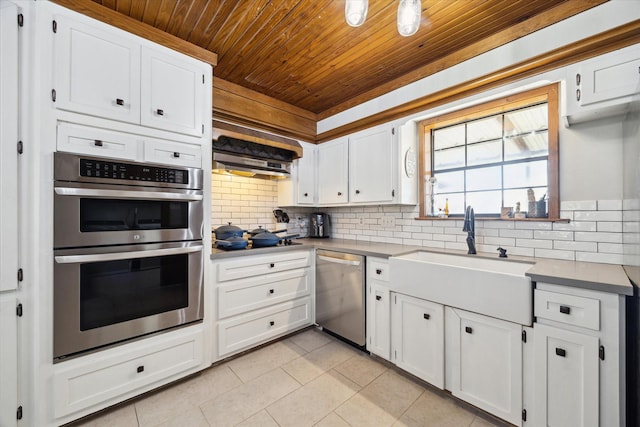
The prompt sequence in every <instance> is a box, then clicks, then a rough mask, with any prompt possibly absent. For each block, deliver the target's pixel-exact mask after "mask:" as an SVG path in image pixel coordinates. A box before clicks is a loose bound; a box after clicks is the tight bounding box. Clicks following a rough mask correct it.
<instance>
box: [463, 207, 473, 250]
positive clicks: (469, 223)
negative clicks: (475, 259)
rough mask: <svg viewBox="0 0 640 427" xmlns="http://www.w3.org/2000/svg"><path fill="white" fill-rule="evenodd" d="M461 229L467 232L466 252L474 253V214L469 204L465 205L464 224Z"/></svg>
mask: <svg viewBox="0 0 640 427" xmlns="http://www.w3.org/2000/svg"><path fill="white" fill-rule="evenodd" d="M462 231H466V232H467V246H468V247H469V252H467V253H468V254H471V255H473V254H475V253H476V214H475V213H474V212H473V208H472V207H471V206H467V210H466V211H465V213H464V226H463V227H462Z"/></svg>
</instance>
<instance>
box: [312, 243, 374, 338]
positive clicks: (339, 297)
mask: <svg viewBox="0 0 640 427" xmlns="http://www.w3.org/2000/svg"><path fill="white" fill-rule="evenodd" d="M364 269H365V262H364V256H362V255H354V254H349V253H343V252H333V251H326V250H322V249H319V250H317V251H316V323H317V324H318V325H319V326H321V327H322V328H323V329H325V330H328V331H329V332H332V333H334V334H336V335H338V336H340V337H343V338H345V339H347V340H349V341H351V342H353V343H355V344H357V345H359V346H361V347H362V346H364V345H365V342H366V336H365V302H364V298H365V289H364V287H365V271H364Z"/></svg>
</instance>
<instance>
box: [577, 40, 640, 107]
mask: <svg viewBox="0 0 640 427" xmlns="http://www.w3.org/2000/svg"><path fill="white" fill-rule="evenodd" d="M639 69H640V48H635V49H633V50H631V51H627V52H624V53H619V54H617V55H611V56H607V57H606V58H603V59H600V60H597V61H593V62H587V63H586V64H584V65H583V66H582V67H580V76H581V80H582V81H581V92H582V93H581V96H580V99H579V101H580V105H591V104H595V103H598V102H603V101H609V100H612V99H616V98H621V97H624V96H628V95H633V94H635V93H638V87H640V73H638V70H639Z"/></svg>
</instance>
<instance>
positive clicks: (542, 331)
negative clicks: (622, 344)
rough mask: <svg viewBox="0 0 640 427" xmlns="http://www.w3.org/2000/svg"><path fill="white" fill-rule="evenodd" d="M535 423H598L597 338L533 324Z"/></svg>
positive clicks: (584, 425)
mask: <svg viewBox="0 0 640 427" xmlns="http://www.w3.org/2000/svg"><path fill="white" fill-rule="evenodd" d="M534 337H535V338H534V350H533V351H534V362H533V363H534V365H533V369H534V370H535V372H537V373H538V375H535V377H534V390H533V393H534V399H535V405H534V412H533V413H532V414H531V415H532V416H533V419H532V421H535V423H534V425H536V426H538V425H540V426H549V427H556V426H557V427H573V426H576V427H578V426H582V427H588V426H598V425H599V414H598V412H599V411H598V409H599V408H598V407H599V403H598V400H599V396H598V394H599V379H598V377H599V360H598V345H599V341H598V338H596V337H592V336H588V335H584V334H578V333H575V332H570V331H566V330H562V329H560V328H555V327H552V326H546V325H536V326H535V335H534Z"/></svg>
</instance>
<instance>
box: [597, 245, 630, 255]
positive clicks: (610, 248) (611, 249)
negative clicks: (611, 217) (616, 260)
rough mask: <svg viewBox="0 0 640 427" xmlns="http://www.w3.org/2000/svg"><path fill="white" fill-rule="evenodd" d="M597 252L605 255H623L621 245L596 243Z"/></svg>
mask: <svg viewBox="0 0 640 427" xmlns="http://www.w3.org/2000/svg"><path fill="white" fill-rule="evenodd" d="M598 252H600V253H607V254H621V253H624V251H623V245H622V243H598Z"/></svg>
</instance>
